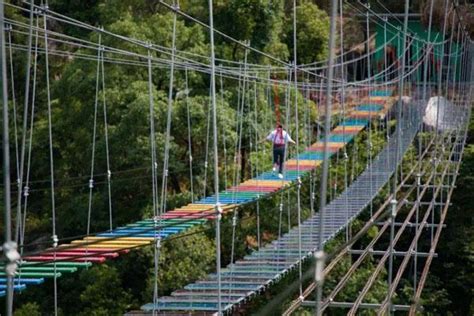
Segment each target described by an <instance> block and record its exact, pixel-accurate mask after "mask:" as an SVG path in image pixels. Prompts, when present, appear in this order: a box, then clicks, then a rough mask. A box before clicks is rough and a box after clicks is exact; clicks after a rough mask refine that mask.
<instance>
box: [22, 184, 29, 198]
mask: <svg viewBox="0 0 474 316" xmlns="http://www.w3.org/2000/svg"><path fill="white" fill-rule="evenodd" d="M29 195H30V187H29V186H25V188H24V189H23V196H24V197H27V196H29Z"/></svg>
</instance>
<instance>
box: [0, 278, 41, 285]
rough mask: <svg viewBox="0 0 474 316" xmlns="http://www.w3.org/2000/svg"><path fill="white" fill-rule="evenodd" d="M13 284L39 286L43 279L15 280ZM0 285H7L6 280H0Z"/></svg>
mask: <svg viewBox="0 0 474 316" xmlns="http://www.w3.org/2000/svg"><path fill="white" fill-rule="evenodd" d="M13 282H14V283H15V284H17V283H20V284H41V283H43V282H44V278H38V279H32V278H15V279H14V281H13ZM0 283H2V284H3V283H7V278H0Z"/></svg>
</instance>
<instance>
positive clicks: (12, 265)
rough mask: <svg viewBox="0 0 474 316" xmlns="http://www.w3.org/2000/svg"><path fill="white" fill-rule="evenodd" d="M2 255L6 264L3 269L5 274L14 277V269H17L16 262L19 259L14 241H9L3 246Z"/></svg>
mask: <svg viewBox="0 0 474 316" xmlns="http://www.w3.org/2000/svg"><path fill="white" fill-rule="evenodd" d="M2 249H3V253H4V255H5V258H6V259H7V260H8V263H7V265H6V267H5V272H6V273H7V275H9V276H12V277H13V276H15V272H16V269H17V268H18V261H19V260H20V259H21V256H20V254H19V253H18V250H17V244H16V242H14V241H9V242H6V243H4V244H3V247H2Z"/></svg>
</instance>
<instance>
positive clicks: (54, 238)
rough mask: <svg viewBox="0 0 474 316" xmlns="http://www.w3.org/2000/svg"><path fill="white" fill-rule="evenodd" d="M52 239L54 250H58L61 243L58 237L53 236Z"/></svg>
mask: <svg viewBox="0 0 474 316" xmlns="http://www.w3.org/2000/svg"><path fill="white" fill-rule="evenodd" d="M51 239H52V240H53V248H56V247H57V246H58V243H59V239H58V236H57V235H53V236H51Z"/></svg>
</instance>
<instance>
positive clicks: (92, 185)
mask: <svg viewBox="0 0 474 316" xmlns="http://www.w3.org/2000/svg"><path fill="white" fill-rule="evenodd" d="M92 188H94V179H90V180H89V189H92Z"/></svg>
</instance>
